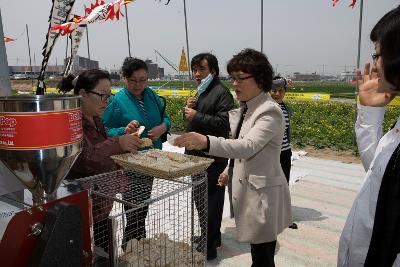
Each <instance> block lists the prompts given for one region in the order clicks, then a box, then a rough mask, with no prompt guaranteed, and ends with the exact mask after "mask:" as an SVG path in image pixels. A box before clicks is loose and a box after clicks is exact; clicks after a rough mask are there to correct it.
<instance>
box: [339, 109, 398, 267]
mask: <svg viewBox="0 0 400 267" xmlns="http://www.w3.org/2000/svg"><path fill="white" fill-rule="evenodd" d="M385 110H386V107H366V106H362V105H359V108H358V116H357V122H356V125H355V128H356V135H357V144H358V150H359V153H360V157H361V161H362V163H363V165H364V168H365V170H366V172H367V174H366V176H365V180H364V182H363V184H362V186H361V189H360V191H359V192H358V194H357V197H356V199H355V200H354V203H353V206H352V208H351V210H350V213H349V215H348V217H347V220H346V223H345V225H344V228H343V232H342V235H341V237H340V241H339V255H338V264H337V265H338V266H340V267H342V266H350V267H356V266H364V263H365V259H366V257H367V253H368V249H369V244H370V242H371V237H372V228H373V225H374V217H375V209H376V202H377V199H378V194H379V189H380V187H381V182H382V177H383V174H384V173H385V169H386V165H387V164H388V162H389V159H390V157H391V156H392V154H393V152H394V150H395V149H396V147H397V146H398V144H399V143H400V119H398V120H397V122H396V125H395V127H394V128H393V129H392V130H390V131H389V132H388V133H386V134H385V135H384V136H383V137H382V123H383V117H384V114H385ZM393 266H400V254H398V255H397V258H396V261H395V263H394V264H393Z"/></svg>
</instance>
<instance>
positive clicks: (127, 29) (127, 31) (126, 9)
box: [86, 4, 132, 57]
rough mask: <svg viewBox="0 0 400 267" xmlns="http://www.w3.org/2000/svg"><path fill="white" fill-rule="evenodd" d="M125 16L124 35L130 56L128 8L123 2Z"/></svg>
mask: <svg viewBox="0 0 400 267" xmlns="http://www.w3.org/2000/svg"><path fill="white" fill-rule="evenodd" d="M125 17H126V20H125V21H126V35H127V36H128V52H129V57H132V54H131V40H130V37H129V22H128V8H127V7H126V4H125ZM86 31H87V29H86Z"/></svg>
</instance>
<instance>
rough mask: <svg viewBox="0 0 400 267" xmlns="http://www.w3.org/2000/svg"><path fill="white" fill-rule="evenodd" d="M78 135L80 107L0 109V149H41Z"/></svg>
mask: <svg viewBox="0 0 400 267" xmlns="http://www.w3.org/2000/svg"><path fill="white" fill-rule="evenodd" d="M82 139H83V131H82V113H81V111H80V109H70V110H62V111H51V112H5V113H0V149H12V150H15V149H16V150H19V149H45V148H51V147H57V146H63V145H69V144H73V143H77V142H80V141H82Z"/></svg>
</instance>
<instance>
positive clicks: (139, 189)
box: [122, 175, 154, 248]
mask: <svg viewBox="0 0 400 267" xmlns="http://www.w3.org/2000/svg"><path fill="white" fill-rule="evenodd" d="M129 179H130V180H129V188H128V190H127V192H125V193H123V194H122V199H123V200H125V201H127V202H130V203H132V204H133V205H142V204H143V202H144V201H145V200H147V199H149V198H150V196H151V190H152V188H153V182H154V177H151V176H144V175H141V176H140V177H130V178H129ZM132 208H134V206H131V205H124V211H128V210H131V209H132ZM148 211H149V206H148V205H145V206H143V207H141V208H139V209H135V210H133V211H130V212H128V213H127V214H126V226H125V230H124V238H123V241H122V242H123V245H122V246H123V248H124V247H126V242H128V241H129V240H131V239H134V238H135V239H137V240H140V239H141V238H145V237H146V227H145V226H146V217H147V213H148Z"/></svg>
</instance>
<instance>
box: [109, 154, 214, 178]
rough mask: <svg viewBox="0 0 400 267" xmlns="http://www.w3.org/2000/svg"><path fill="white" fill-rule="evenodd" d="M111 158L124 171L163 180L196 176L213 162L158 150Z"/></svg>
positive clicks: (207, 159) (208, 159)
mask: <svg viewBox="0 0 400 267" xmlns="http://www.w3.org/2000/svg"><path fill="white" fill-rule="evenodd" d="M111 158H112V159H113V160H114V161H115V162H116V163H117V164H119V165H121V166H122V167H123V168H125V169H128V170H131V171H137V172H140V173H143V174H147V175H151V176H156V177H159V178H164V179H172V178H176V177H182V176H187V175H194V174H198V173H200V172H203V171H205V170H206V169H207V168H208V167H209V166H210V165H211V163H212V162H213V161H214V160H213V159H210V158H203V157H197V156H192V155H186V154H180V153H175V152H168V151H163V150H159V149H150V150H147V151H139V152H137V153H126V154H121V155H115V156H111Z"/></svg>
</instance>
